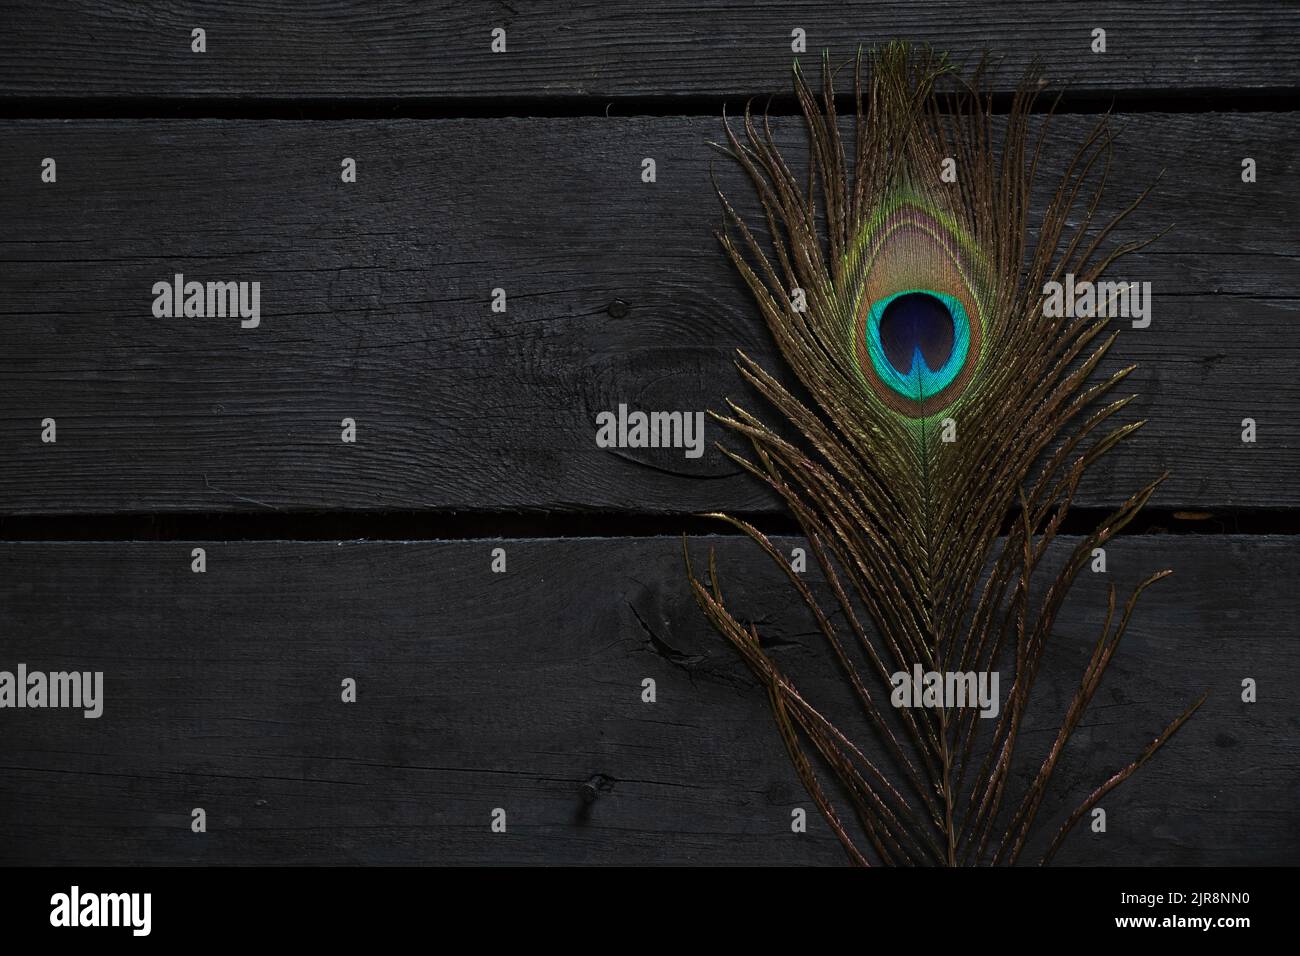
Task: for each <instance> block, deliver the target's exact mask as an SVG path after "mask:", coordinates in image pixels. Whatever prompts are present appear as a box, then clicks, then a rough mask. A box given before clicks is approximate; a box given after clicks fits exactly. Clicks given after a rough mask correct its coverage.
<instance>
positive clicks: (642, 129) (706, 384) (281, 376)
mask: <svg viewBox="0 0 1300 956" xmlns="http://www.w3.org/2000/svg"><path fill="white" fill-rule="evenodd" d="M1091 122H1092V120H1091V119H1090V118H1087V117H1078V116H1069V117H1061V118H1059V119H1058V120H1057V133H1056V136H1057V138H1056V139H1054V140H1053V143H1052V145H1051V146H1050V147H1049V149H1048V153H1047V155H1046V158H1045V160H1044V163H1045V168H1046V169H1054V170H1059V169H1061V168H1063V165H1064V163H1065V157H1066V155H1067V153H1068V149H1067V146H1068V145H1069V144H1072V143H1074V142H1076V141H1077V140H1078V138H1079V137H1080V136H1081V135H1082V132H1083V130H1084V129H1085V128H1086V127H1087V126H1088V125H1090V123H1091ZM1117 122H1118V123H1119V124H1120V125H1121V126H1123V127H1124V130H1123V133H1122V135H1121V139H1120V142H1119V144H1118V146H1117V152H1116V158H1115V165H1114V168H1113V170H1112V174H1111V182H1112V190H1111V193H1110V198H1109V199H1108V200H1107V203H1108V205H1109V207H1111V208H1117V207H1119V206H1120V205H1122V204H1124V203H1126V202H1128V201H1129V200H1130V199H1131V198H1132V196H1133V195H1135V193H1136V192H1137V191H1139V190H1140V189H1141V188H1142V187H1143V186H1145V185H1146V184H1147V183H1149V182H1151V181H1152V180H1153V179H1154V178H1155V177H1156V176H1157V175H1158V174H1159V173H1160V171H1161V170H1162V169H1163V170H1164V171H1165V175H1164V179H1163V180H1162V181H1161V183H1160V185H1159V187H1158V189H1157V191H1156V193H1154V194H1153V195H1152V197H1151V198H1150V199H1149V200H1148V204H1147V205H1146V207H1145V208H1144V209H1143V210H1142V211H1141V212H1140V213H1139V214H1138V215H1137V216H1136V217H1135V219H1134V220H1133V222H1132V225H1131V226H1130V227H1129V228H1128V230H1127V231H1126V232H1125V236H1127V237H1135V236H1147V235H1150V234H1153V233H1155V232H1156V231H1158V230H1160V229H1162V228H1164V227H1165V226H1169V225H1173V227H1174V231H1173V232H1172V233H1171V234H1170V235H1168V236H1166V237H1165V238H1164V239H1162V240H1161V241H1160V242H1158V243H1157V244H1156V245H1155V246H1153V247H1151V248H1150V249H1149V250H1147V251H1145V252H1143V253H1141V254H1138V255H1135V256H1133V257H1131V258H1130V259H1129V260H1127V261H1126V262H1125V263H1124V264H1123V265H1122V266H1117V267H1116V273H1115V275H1116V277H1117V278H1126V279H1137V280H1149V281H1151V282H1152V284H1153V289H1154V294H1155V297H1156V299H1155V312H1154V319H1153V323H1152V326H1151V328H1149V329H1146V330H1143V331H1134V330H1128V331H1125V332H1124V333H1123V334H1122V335H1121V337H1120V341H1119V344H1118V346H1117V348H1116V350H1115V352H1114V353H1113V358H1112V359H1110V360H1108V361H1109V362H1110V364H1109V366H1108V367H1112V368H1114V367H1118V366H1119V365H1120V364H1121V363H1127V362H1130V361H1135V362H1138V363H1139V365H1140V366H1141V367H1140V368H1139V370H1138V372H1136V373H1135V374H1134V375H1133V376H1132V377H1131V379H1130V380H1129V381H1130V382H1131V384H1132V388H1133V391H1135V392H1138V393H1140V394H1141V398H1140V400H1139V401H1138V402H1137V403H1136V405H1135V406H1134V413H1135V415H1139V416H1142V417H1146V418H1148V419H1149V420H1150V424H1149V426H1148V427H1147V429H1146V430H1144V431H1143V432H1142V433H1141V435H1140V436H1139V437H1138V438H1137V439H1135V440H1134V441H1133V442H1131V443H1129V444H1128V445H1126V446H1125V447H1123V448H1122V449H1121V450H1119V451H1117V452H1115V453H1114V454H1113V455H1112V456H1111V459H1110V461H1109V462H1108V463H1103V466H1101V468H1100V469H1099V474H1098V477H1097V478H1096V480H1094V481H1092V483H1090V484H1088V485H1086V486H1085V488H1084V489H1083V490H1082V491H1081V494H1080V498H1079V502H1080V503H1081V504H1091V505H1099V504H1108V503H1111V502H1115V501H1117V500H1120V499H1122V498H1123V497H1126V496H1127V495H1128V494H1129V493H1130V492H1131V491H1132V490H1133V489H1135V488H1136V487H1139V486H1140V485H1141V484H1142V483H1144V482H1145V481H1147V480H1148V479H1149V478H1150V477H1152V476H1154V475H1156V474H1158V473H1160V472H1161V471H1164V470H1169V471H1170V472H1172V477H1171V478H1170V480H1169V482H1168V483H1167V485H1166V486H1165V488H1164V490H1163V491H1162V492H1161V493H1160V496H1159V497H1158V498H1157V499H1156V500H1157V503H1159V504H1162V505H1165V506H1170V507H1193V508H1211V509H1212V508H1216V507H1274V508H1276V507H1294V506H1295V505H1297V504H1300V483H1297V482H1296V481H1295V474H1296V472H1297V467H1298V466H1300V418H1298V417H1297V416H1296V414H1295V410H1296V408H1297V401H1298V397H1300V391H1298V390H1297V386H1296V384H1295V382H1296V379H1295V368H1296V366H1297V364H1298V363H1300V324H1298V323H1297V319H1298V312H1300V307H1298V306H1297V302H1298V301H1300V270H1297V269H1296V262H1297V256H1298V255H1300V249H1298V247H1297V238H1296V236H1297V233H1296V230H1295V228H1294V223H1295V222H1296V221H1297V219H1300V192H1297V190H1296V189H1295V188H1294V181H1295V177H1296V175H1297V173H1298V172H1300V170H1297V169H1296V165H1295V160H1294V151H1293V144H1294V141H1295V134H1296V120H1295V117H1294V114H1289V113H1286V114H1267V113H1257V114H1207V115H1181V114H1177V115H1162V114H1142V115H1129V116H1121V117H1119V118H1118V121H1117ZM798 125H799V124H798V123H797V122H796V121H794V120H785V121H781V122H779V123H778V126H779V130H780V134H781V136H782V138H783V140H785V141H786V142H787V143H788V144H789V148H790V150H791V156H792V157H793V158H794V159H793V161H797V157H798V155H799V144H800V143H801V141H802V134H801V132H800V131H799V129H798ZM717 138H720V120H719V119H716V118H639V119H592V118H588V119H550V120H544V119H540V120H523V119H506V120H455V121H434V120H429V121H355V122H352V121H349V122H332V123H315V122H274V121H189V120H187V121H170V122H154V121H69V122H62V121H11V122H7V123H4V124H3V125H2V126H0V223H3V231H2V232H0V312H2V313H3V316H4V320H5V323H6V336H5V348H4V349H3V350H0V448H2V449H3V454H4V456H5V457H4V461H5V467H4V468H3V469H2V470H0V510H2V511H4V512H6V513H86V512H97V513H106V512H120V511H130V512H141V511H145V512H148V511H195V512H217V511H232V512H238V511H261V510H266V509H315V508H325V509H356V510H404V509H420V510H455V509H460V510H465V509H470V510H489V511H491V510H496V511H501V510H511V509H531V510H547V511H549V512H551V513H556V512H563V511H570V510H590V511H597V512H609V513H613V512H636V513H642V514H661V513H666V512H676V513H681V512H691V511H698V510H704V509H715V508H730V509H738V510H749V511H764V510H769V509H772V508H773V507H774V504H773V502H771V501H770V500H769V499H768V498H767V497H766V496H765V495H764V494H763V493H762V492H761V491H760V490H759V489H758V488H757V487H756V485H755V484H754V483H753V482H752V481H750V480H749V479H748V477H747V476H744V475H741V474H739V473H738V472H737V470H736V468H735V467H734V466H733V465H731V463H730V462H728V461H726V460H725V459H724V458H722V456H721V455H719V454H718V453H717V452H716V451H714V450H712V449H711V448H710V450H709V451H708V452H707V453H706V455H705V456H704V457H703V458H701V459H699V460H689V459H686V458H685V457H684V456H683V455H682V453H681V452H680V451H668V450H658V449H647V450H627V451H622V452H618V451H612V450H603V449H600V448H597V447H596V445H595V441H594V432H595V427H594V417H595V415H596V414H597V413H598V412H600V411H602V410H612V409H614V408H615V407H616V406H617V404H618V403H619V402H626V403H628V404H629V405H630V406H631V407H632V408H642V409H648V410H675V409H684V410H703V409H708V408H711V409H721V408H723V407H724V401H725V399H726V398H728V397H733V398H737V399H740V400H742V401H744V402H746V403H747V404H749V405H750V406H751V407H755V408H759V407H760V406H758V405H757V404H756V402H757V400H756V398H755V397H754V396H753V395H752V394H751V393H749V392H748V391H747V389H746V388H745V386H744V385H743V384H742V383H741V382H740V381H739V379H738V377H737V376H736V374H735V371H734V369H733V367H732V364H731V363H732V356H733V355H734V349H736V348H737V347H741V348H744V349H745V350H746V351H748V352H749V353H750V354H752V355H756V356H759V357H761V358H762V359H763V360H764V361H765V362H766V363H767V364H768V365H769V367H774V368H775V367H776V365H777V360H776V358H775V356H774V355H773V349H772V347H771V345H770V342H769V339H768V335H767V332H766V330H765V329H764V328H763V327H762V324H761V320H760V319H759V317H758V315H757V312H756V310H755V309H754V308H753V307H752V305H751V301H750V298H749V295H748V292H747V291H746V290H744V289H743V288H742V286H741V284H740V282H739V281H738V280H737V279H736V278H735V277H734V276H733V274H732V270H731V267H730V266H729V264H727V263H726V262H725V261H724V258H723V256H722V253H721V251H720V250H719V249H718V248H717V246H716V243H715V241H714V240H713V238H712V237H711V235H710V230H711V228H712V227H713V226H714V225H715V224H716V223H717V221H718V213H717V208H716V203H715V200H714V199H713V197H712V194H711V186H710V179H709V167H710V164H711V163H714V162H715V157H714V154H713V153H712V152H711V150H710V149H709V148H708V147H707V145H706V143H707V141H708V140H710V139H717ZM45 156H53V157H56V158H57V161H58V163H59V167H58V169H59V179H58V182H57V184H41V183H40V182H39V169H40V162H41V159H42V158H43V157H45ZM343 156H352V157H355V158H356V159H357V160H358V162H359V171H360V178H359V181H358V182H357V183H356V184H353V185H345V184H343V183H341V182H340V181H339V163H340V159H341V157H343ZM644 156H652V157H654V158H656V161H657V164H658V181H657V182H656V183H653V184H645V183H642V182H641V181H640V169H641V167H640V162H641V159H642V157H644ZM1243 156H1250V157H1252V158H1255V159H1256V160H1257V162H1258V164H1259V182H1257V183H1255V184H1249V185H1248V184H1243V183H1242V182H1241V180H1240V161H1241V157H1243ZM717 170H718V174H719V177H720V180H721V181H722V182H723V184H724V185H725V186H726V187H727V188H728V189H729V190H731V191H732V192H733V193H734V194H735V195H736V196H737V200H738V201H741V199H742V197H746V196H747V195H748V192H747V186H746V184H745V183H743V182H742V176H741V174H740V173H739V171H738V170H736V169H734V168H732V167H731V166H730V165H729V164H728V163H727V162H725V161H723V162H721V163H718V164H717ZM177 271H180V272H183V273H185V274H186V275H187V277H189V278H197V279H201V280H206V279H231V280H234V279H238V280H250V281H251V280H258V281H261V282H262V284H263V292H262V311H263V319H262V325H261V327H260V328H258V329H255V330H248V331H243V330H240V329H239V327H238V323H237V322H236V321H234V320H230V319H204V320H198V319H188V320H186V319H171V320H158V319H154V318H153V317H152V315H151V305H152V302H153V296H152V293H151V288H152V285H153V283H154V282H156V281H159V280H162V279H169V278H170V277H171V276H172V275H173V273H174V272H177ZM498 286H499V287H503V288H505V289H506V291H507V294H508V296H509V299H508V303H509V306H508V308H509V311H508V313H507V314H505V315H500V314H495V313H493V312H492V311H491V310H490V308H489V297H490V295H491V290H492V289H493V288H495V287H498ZM45 417H53V418H55V419H56V420H57V422H58V429H59V431H58V442H57V444H55V445H46V444H42V443H41V442H40V440H39V433H40V422H41V421H42V419H44V418H45ZM344 417H353V418H355V419H356V421H357V423H358V429H359V432H358V435H359V437H358V442H357V443H356V444H355V445H345V444H342V443H341V442H340V440H339V422H340V420H341V419H342V418H344ZM1245 417H1252V418H1255V419H1256V420H1257V422H1258V427H1259V440H1258V442H1257V443H1256V444H1253V445H1248V444H1243V443H1242V442H1241V440H1240V427H1241V420H1242V419H1243V418H1245ZM718 437H720V435H719V434H718V432H717V430H716V426H711V427H710V432H709V438H710V440H712V439H714V438H718ZM704 479H708V480H704Z"/></svg>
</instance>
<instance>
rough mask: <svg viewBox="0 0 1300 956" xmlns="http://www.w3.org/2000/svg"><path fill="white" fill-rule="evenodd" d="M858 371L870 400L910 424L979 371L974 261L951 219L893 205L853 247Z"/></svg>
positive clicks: (938, 407) (952, 397)
mask: <svg viewBox="0 0 1300 956" xmlns="http://www.w3.org/2000/svg"><path fill="white" fill-rule="evenodd" d="M859 246H860V248H861V249H862V250H863V251H862V253H861V263H860V264H859V267H858V268H859V273H860V274H861V276H862V279H861V284H860V292H859V295H858V302H857V307H856V309H855V310H854V315H855V328H854V347H855V351H856V359H857V365H858V368H859V369H860V370H861V372H862V374H863V377H864V378H865V380H866V382H867V384H868V385H869V386H870V387H871V389H872V391H873V392H874V393H875V395H876V397H877V398H879V400H880V401H881V402H882V403H884V404H885V405H886V406H887V407H889V408H891V409H893V410H894V411H896V412H899V413H900V414H903V415H905V416H907V417H909V418H924V417H928V416H930V415H934V414H936V413H938V412H940V411H942V410H943V409H944V408H946V407H948V406H949V405H951V404H953V403H954V402H955V401H956V400H957V398H958V397H959V396H960V395H961V394H962V391H963V390H964V389H965V387H966V386H967V384H968V383H969V382H970V380H971V376H972V375H973V374H974V371H975V369H976V367H977V366H978V364H979V356H980V346H981V344H982V342H983V340H984V335H983V330H982V328H981V319H982V317H983V315H984V308H983V298H984V297H983V296H982V295H981V293H980V291H979V288H978V285H977V282H976V276H977V274H978V269H977V268H975V265H976V263H977V262H978V256H977V254H976V253H975V251H974V247H973V244H972V243H971V242H970V241H969V240H965V241H963V239H962V237H961V235H960V232H959V229H958V227H957V226H956V225H955V224H954V222H953V221H952V219H951V217H946V216H943V215H939V214H936V213H934V212H927V211H926V210H925V209H924V208H922V206H921V205H920V204H919V203H916V202H907V203H903V204H900V205H899V206H898V207H897V208H895V209H893V210H892V211H891V212H889V213H888V214H887V215H884V216H882V217H880V221H879V222H878V223H874V224H869V225H868V226H867V227H866V228H865V229H864V230H863V235H862V238H861V240H860V242H859Z"/></svg>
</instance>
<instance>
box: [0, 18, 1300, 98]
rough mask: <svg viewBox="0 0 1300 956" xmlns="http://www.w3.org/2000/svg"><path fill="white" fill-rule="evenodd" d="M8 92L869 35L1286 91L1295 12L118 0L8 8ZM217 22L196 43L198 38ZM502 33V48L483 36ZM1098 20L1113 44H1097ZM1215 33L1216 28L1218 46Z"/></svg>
mask: <svg viewBox="0 0 1300 956" xmlns="http://www.w3.org/2000/svg"><path fill="white" fill-rule="evenodd" d="M4 22H5V26H6V28H5V30H4V31H3V33H0V97H6V96H7V97H13V96H27V97H46V96H62V97H77V98H85V97H92V98H97V97H141V96H143V97H179V98H194V97H231V98H242V97H278V98H289V97H293V98H307V97H330V98H358V97H382V98H386V99H387V98H398V99H400V98H411V97H436V98H440V99H445V100H451V101H454V102H460V101H466V102H477V101H483V100H490V99H492V98H496V97H517V96H524V97H528V98H531V99H540V100H546V99H549V98H556V97H619V96H647V95H667V96H682V95H698V94H709V95H716V94H724V95H728V96H730V95H737V94H739V95H750V94H767V93H770V92H785V91H786V90H787V89H788V79H789V68H790V61H791V58H792V53H791V31H792V30H793V29H795V28H802V29H803V30H805V31H806V34H807V43H808V50H809V51H810V53H809V54H808V55H807V56H806V57H805V60H815V58H816V56H817V54H818V53H819V52H820V51H821V50H823V49H829V50H830V51H832V53H833V54H834V55H835V56H836V57H837V58H840V59H846V58H848V57H849V56H851V55H852V53H853V51H855V50H856V49H857V47H858V45H859V44H873V43H880V42H884V41H886V40H890V39H895V38H905V39H910V40H913V41H918V42H929V43H932V44H934V45H936V46H937V47H938V48H939V49H941V50H946V51H949V52H950V53H951V54H952V55H953V56H954V58H955V59H957V60H958V62H967V63H969V62H973V61H975V60H976V59H978V57H979V56H980V55H981V54H982V53H983V52H984V51H985V50H989V51H991V52H992V53H994V54H995V55H997V56H999V57H1001V61H1000V63H999V64H998V66H997V68H996V69H995V70H994V72H993V80H994V83H995V85H996V86H997V88H999V89H1008V88H1010V87H1011V86H1012V85H1013V84H1014V82H1015V81H1016V80H1017V79H1018V78H1019V76H1020V74H1021V73H1022V72H1023V70H1024V68H1025V66H1026V65H1027V64H1028V63H1029V61H1030V60H1031V59H1032V58H1034V57H1035V56H1040V57H1042V59H1043V60H1044V62H1045V63H1046V65H1047V68H1048V78H1049V80H1050V81H1051V82H1052V83H1053V84H1054V85H1066V86H1069V87H1070V88H1071V89H1074V90H1076V91H1081V92H1093V91H1107V92H1109V91H1132V90H1140V91H1143V92H1148V93H1149V92H1152V91H1160V90H1172V91H1177V92H1184V93H1189V92H1194V91H1201V90H1206V89H1228V90H1260V89H1292V90H1294V89H1295V88H1296V87H1297V85H1300V66H1298V65H1297V62H1296V58H1295V56H1294V51H1293V48H1292V44H1291V38H1292V37H1293V36H1295V34H1296V32H1297V30H1298V29H1300V12H1298V11H1297V9H1296V8H1295V7H1294V5H1291V4H1277V3H1270V2H1262V0H1254V2H1241V3H1234V4H1231V5H1230V6H1217V5H1216V6H1210V7H1207V6H1206V5H1204V4H1198V3H1194V2H1192V0H1176V2H1165V3H1160V4H1138V3H1132V2H1113V0H1112V2H1099V3H1090V4H1087V5H1081V4H1077V3H1069V2H1067V0H1052V2H1047V3H1033V2H1027V0H1018V2H1011V3H1000V4H988V3H979V2H973V0H937V2H929V3H913V2H907V0H894V2H877V3H871V4H863V5H861V6H855V7H854V8H853V10H852V11H851V13H850V12H848V11H846V10H845V8H844V6H843V4H840V3H836V2H833V0H794V2H781V3H770V2H764V3H758V4H754V3H749V4H743V5H737V4H727V3H723V2H720V0H703V2H696V3H691V4H685V5H677V6H671V5H670V6H664V5H653V6H646V5H644V4H639V3H634V2H629V0H618V2H596V0H582V2H575V3H567V4H564V5H563V6H562V7H558V8H557V7H555V6H553V5H546V4H543V5H537V6H532V5H529V6H527V7H520V8H516V6H514V5H512V4H501V5H496V4H482V3H469V4H466V3H450V2H442V3H436V4H426V3H413V2H406V3H384V4H373V3H364V2H361V0H328V2H317V3H312V4H307V5H303V4H295V5H292V6H285V5H283V4H276V3H273V2H269V0H255V2H239V3H235V2H229V0H223V2H215V3H205V4H203V5H202V7H201V8H199V7H195V6H193V5H190V4H185V3H177V2H162V3H152V4H149V5H148V7H144V8H142V7H141V6H140V5H139V4H134V3H128V2H124V0H95V2H91V0H74V2H70V3H61V4H48V3H40V2H37V0H9V2H7V3H6V4H5V12H4ZM196 27H197V28H202V29H204V30H205V31H206V34H207V35H206V42H207V50H206V52H205V53H202V54H196V53H193V52H191V31H192V30H193V29H194V28H196ZM497 27H501V28H504V29H505V30H506V31H507V50H506V53H504V54H499V55H496V54H493V53H492V52H491V41H492V37H491V31H492V30H493V29H494V28H497ZM1095 28H1102V29H1105V30H1106V31H1107V35H1106V40H1107V48H1106V52H1105V53H1094V52H1093V51H1092V42H1093V33H1092V31H1093V30H1094V29H1095ZM1207 38H1209V39H1207Z"/></svg>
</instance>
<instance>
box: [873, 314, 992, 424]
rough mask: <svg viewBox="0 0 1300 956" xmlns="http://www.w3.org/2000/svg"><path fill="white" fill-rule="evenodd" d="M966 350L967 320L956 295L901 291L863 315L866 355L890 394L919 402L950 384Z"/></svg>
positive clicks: (959, 369) (967, 341) (967, 349)
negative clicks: (869, 357)
mask: <svg viewBox="0 0 1300 956" xmlns="http://www.w3.org/2000/svg"><path fill="white" fill-rule="evenodd" d="M969 349H970V320H969V319H968V318H967V316H966V309H965V307H964V306H963V305H962V304H961V302H960V301H959V300H958V299H956V298H955V297H953V296H951V295H948V294H946V293H943V292H933V291H930V290H928V289H906V290H904V291H902V292H896V293H894V294H893V295H889V296H885V297H884V298H883V299H878V300H877V301H876V302H874V303H873V304H872V306H871V311H870V312H869V313H868V315H867V351H868V354H869V355H870V356H871V363H872V365H873V366H874V367H875V370H876V374H878V375H879V376H880V377H881V379H883V380H884V381H885V383H886V384H888V385H889V387H890V388H892V389H893V390H894V391H896V392H898V393H899V394H900V395H906V396H907V397H908V398H916V399H924V398H928V397H929V396H931V395H936V394H938V393H939V392H940V391H942V390H943V389H945V388H947V387H948V386H949V385H950V384H952V381H953V379H955V378H956V377H957V375H958V373H960V372H961V369H962V366H963V364H964V363H965V361H966V353H967V352H968V351H969Z"/></svg>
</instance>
